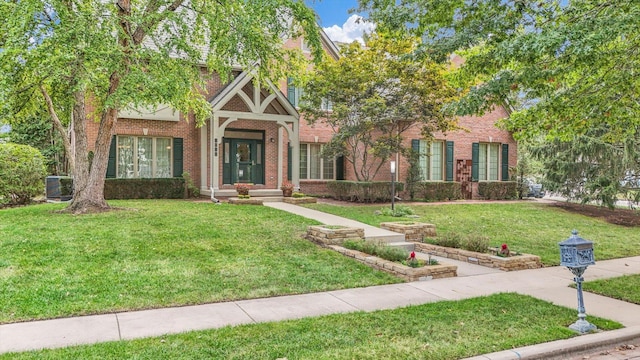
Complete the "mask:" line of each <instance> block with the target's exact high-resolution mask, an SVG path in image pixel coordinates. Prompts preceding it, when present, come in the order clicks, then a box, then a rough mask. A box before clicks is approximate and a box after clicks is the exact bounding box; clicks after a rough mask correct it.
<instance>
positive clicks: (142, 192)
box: [104, 178, 185, 200]
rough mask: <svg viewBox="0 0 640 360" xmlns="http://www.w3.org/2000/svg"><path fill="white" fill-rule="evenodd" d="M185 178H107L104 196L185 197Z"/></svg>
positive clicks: (117, 197)
mask: <svg viewBox="0 0 640 360" xmlns="http://www.w3.org/2000/svg"><path fill="white" fill-rule="evenodd" d="M184 195H185V185H184V179H183V178H158V179H106V180H105V182H104V198H105V199H107V200H115V199H184Z"/></svg>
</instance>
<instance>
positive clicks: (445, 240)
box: [432, 232, 462, 248]
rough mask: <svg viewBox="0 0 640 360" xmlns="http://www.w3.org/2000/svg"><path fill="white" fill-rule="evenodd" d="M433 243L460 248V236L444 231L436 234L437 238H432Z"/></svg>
mask: <svg viewBox="0 0 640 360" xmlns="http://www.w3.org/2000/svg"><path fill="white" fill-rule="evenodd" d="M432 242H433V244H434V245H439V246H444V247H450V248H460V245H461V244H462V236H461V235H460V234H458V233H455V232H452V233H445V234H444V235H441V236H438V237H437V238H435V239H433V240H432Z"/></svg>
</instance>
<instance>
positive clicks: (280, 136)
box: [276, 126, 284, 189]
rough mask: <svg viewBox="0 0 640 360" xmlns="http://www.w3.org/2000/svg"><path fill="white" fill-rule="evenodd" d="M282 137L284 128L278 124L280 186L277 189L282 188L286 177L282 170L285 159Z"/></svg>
mask: <svg viewBox="0 0 640 360" xmlns="http://www.w3.org/2000/svg"><path fill="white" fill-rule="evenodd" d="M282 138H283V130H282V127H281V126H278V139H277V140H276V141H277V142H278V187H277V189H280V186H282V180H283V179H284V177H283V176H284V175H283V171H282V166H283V165H284V161H283V160H282V159H283V156H282V153H283V152H284V148H283V145H284V144H283V143H282Z"/></svg>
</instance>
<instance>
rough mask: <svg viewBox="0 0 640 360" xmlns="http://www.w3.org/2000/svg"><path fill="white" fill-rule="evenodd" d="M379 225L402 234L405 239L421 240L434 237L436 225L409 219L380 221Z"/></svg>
mask: <svg viewBox="0 0 640 360" xmlns="http://www.w3.org/2000/svg"><path fill="white" fill-rule="evenodd" d="M380 227H381V228H383V229H386V230H390V231H394V232H397V233H400V234H404V237H405V239H406V241H414V242H422V241H424V238H425V237H436V226H435V225H433V224H427V223H421V222H411V221H393V222H383V223H380Z"/></svg>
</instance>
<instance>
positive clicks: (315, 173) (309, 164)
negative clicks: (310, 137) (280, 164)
mask: <svg viewBox="0 0 640 360" xmlns="http://www.w3.org/2000/svg"><path fill="white" fill-rule="evenodd" d="M321 151H322V144H300V179H308V180H334V179H335V178H336V172H335V169H336V161H335V159H334V158H329V157H322V156H320V153H321Z"/></svg>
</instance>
